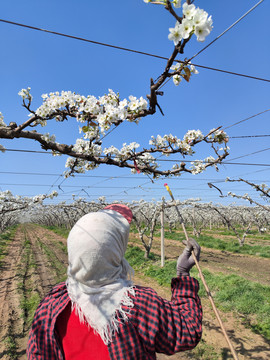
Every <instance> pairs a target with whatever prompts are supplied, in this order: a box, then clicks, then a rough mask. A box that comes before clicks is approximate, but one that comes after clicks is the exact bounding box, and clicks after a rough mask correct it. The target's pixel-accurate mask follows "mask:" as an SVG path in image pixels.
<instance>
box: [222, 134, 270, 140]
mask: <svg viewBox="0 0 270 360" xmlns="http://www.w3.org/2000/svg"><path fill="white" fill-rule="evenodd" d="M268 136H270V135H241V136H230V137H229V138H230V139H244V138H257V137H268Z"/></svg>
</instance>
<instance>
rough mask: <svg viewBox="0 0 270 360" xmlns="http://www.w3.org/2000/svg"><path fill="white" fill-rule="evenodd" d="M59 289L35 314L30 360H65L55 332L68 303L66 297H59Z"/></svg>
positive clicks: (29, 351) (31, 334)
mask: <svg viewBox="0 0 270 360" xmlns="http://www.w3.org/2000/svg"><path fill="white" fill-rule="evenodd" d="M59 288H60V286H59V287H57V288H55V289H53V291H52V292H51V293H49V294H48V295H47V296H46V297H45V298H44V299H43V300H42V301H41V303H40V304H39V306H38V308H37V310H36V312H35V315H34V319H33V322H32V326H31V329H30V333H29V339H28V344H27V359H28V360H63V354H62V349H61V347H60V346H59V341H58V339H57V333H56V332H55V331H54V326H55V321H56V318H57V315H58V314H59V313H60V312H61V310H62V309H63V308H64V307H65V305H66V303H67V301H66V300H65V297H61V296H58V294H59ZM60 294H61V291H60Z"/></svg>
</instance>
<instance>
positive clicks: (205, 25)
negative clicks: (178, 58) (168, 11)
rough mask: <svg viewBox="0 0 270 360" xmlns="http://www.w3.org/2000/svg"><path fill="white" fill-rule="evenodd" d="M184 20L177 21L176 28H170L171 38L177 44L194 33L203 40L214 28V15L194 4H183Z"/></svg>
mask: <svg viewBox="0 0 270 360" xmlns="http://www.w3.org/2000/svg"><path fill="white" fill-rule="evenodd" d="M182 9H183V20H182V22H181V23H180V22H179V21H177V22H176V24H175V27H174V28H169V31H170V33H169V35H168V38H169V40H172V41H173V42H174V45H177V44H178V43H179V42H180V41H181V40H182V39H188V38H190V36H192V35H193V34H195V35H196V37H197V41H200V42H203V41H204V40H205V38H206V36H208V35H209V34H210V32H211V30H212V28H213V27H212V24H213V21H212V16H208V13H207V12H206V11H204V10H203V9H200V8H199V7H195V5H194V4H190V5H188V4H187V3H186V2H185V3H184V4H183V7H182Z"/></svg>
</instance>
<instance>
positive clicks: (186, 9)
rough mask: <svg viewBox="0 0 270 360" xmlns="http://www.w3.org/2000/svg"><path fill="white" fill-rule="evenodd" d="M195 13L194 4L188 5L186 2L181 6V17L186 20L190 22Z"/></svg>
mask: <svg viewBox="0 0 270 360" xmlns="http://www.w3.org/2000/svg"><path fill="white" fill-rule="evenodd" d="M195 12H196V7H195V5H194V4H191V5H188V4H187V3H186V2H184V4H183V15H184V16H185V18H186V19H188V20H191V19H192V18H193V17H194V14H195Z"/></svg>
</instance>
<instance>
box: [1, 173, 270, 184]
mask: <svg viewBox="0 0 270 360" xmlns="http://www.w3.org/2000/svg"><path fill="white" fill-rule="evenodd" d="M266 170H267V169H266ZM266 170H265V169H264V170H258V171H253V172H252V173H251V174H253V173H256V172H261V171H266ZM0 174H7V175H31V176H35V175H36V176H38V175H41V176H58V175H59V174H53V173H52V174H50V173H31V172H17V171H0ZM61 176H62V175H61ZM77 177H81V178H101V179H106V180H118V179H129V180H132V181H133V180H141V179H145V176H136V177H135V176H134V175H130V176H105V175H83V174H77V175H76V178H77ZM163 180H165V177H163V178H162V177H161V178H158V179H156V181H163ZM172 180H177V181H212V182H213V181H216V180H217V179H216V178H204V179H197V178H194V177H192V178H187V177H185V178H183V177H182V178H181V177H180V178H179V177H175V178H170V181H172ZM225 180H226V179H219V180H218V181H225ZM250 181H260V179H252V180H250ZM265 181H270V180H265ZM57 186H58V185H57Z"/></svg>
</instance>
